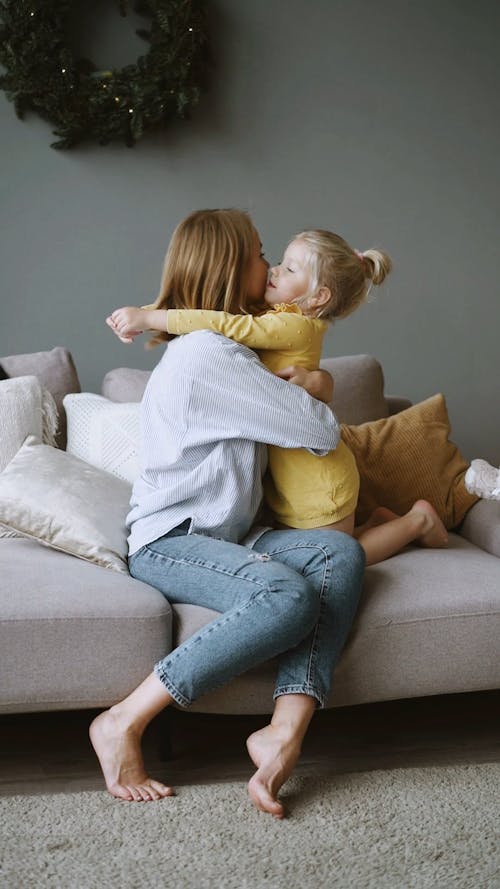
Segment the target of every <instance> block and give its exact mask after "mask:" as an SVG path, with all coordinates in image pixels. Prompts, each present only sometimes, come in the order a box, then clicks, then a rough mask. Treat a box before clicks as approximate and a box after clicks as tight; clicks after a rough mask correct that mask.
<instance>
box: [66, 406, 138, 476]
mask: <svg viewBox="0 0 500 889" xmlns="http://www.w3.org/2000/svg"><path fill="white" fill-rule="evenodd" d="M63 404H64V409H65V411H66V417H67V422H68V443H67V445H66V450H67V451H68V452H69V453H70V454H74V455H75V457H80V459H81V460H85V461H86V462H87V463H91V464H92V466H98V467H99V468H100V469H105V470H106V472H112V473H113V475H117V476H118V478H122V479H125V481H128V482H130V484H132V483H133V482H134V481H135V479H136V478H137V476H138V475H139V409H140V404H139V403H138V402H134V403H130V404H128V403H127V404H118V403H116V402H114V401H109V399H108V398H104V397H103V396H102V395H94V394H93V393H92V392H82V393H80V394H78V395H66V397H65V399H64V402H63Z"/></svg>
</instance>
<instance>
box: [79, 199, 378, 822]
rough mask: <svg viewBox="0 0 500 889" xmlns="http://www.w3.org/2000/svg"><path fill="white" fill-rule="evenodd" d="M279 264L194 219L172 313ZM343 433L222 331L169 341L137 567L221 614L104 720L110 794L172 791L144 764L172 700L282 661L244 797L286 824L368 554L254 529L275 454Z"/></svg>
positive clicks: (237, 224)
mask: <svg viewBox="0 0 500 889" xmlns="http://www.w3.org/2000/svg"><path fill="white" fill-rule="evenodd" d="M268 270H269V265H268V263H267V262H266V261H265V259H264V258H263V256H262V253H261V245H260V242H259V239H258V235H257V233H256V231H255V229H254V227H253V225H252V223H251V220H250V218H249V217H248V216H247V215H246V214H245V213H243V212H241V211H238V210H204V211H198V212H196V213H193V214H191V215H190V216H189V217H188V218H187V219H185V220H184V221H183V222H181V223H180V224H179V226H178V227H177V229H176V230H175V232H174V235H173V237H172V240H171V242H170V246H169V249H168V252H167V257H166V260H165V269H164V275H163V283H162V293H163V297H162V298H163V299H164V301H165V304H167V305H168V304H172V302H173V299H174V294H175V300H176V305H177V307H181V308H186V309H187V308H196V309H214V310H219V309H224V310H226V311H228V312H234V311H237V310H238V308H239V306H243V307H246V305H247V303H248V302H249V301H250V300H258V299H262V295H263V293H264V290H265V287H266V282H267V274H268ZM306 376H307V374H306ZM313 376H314V378H315V381H316V382H315V383H314V386H316V385H317V374H313ZM303 384H304V387H307V388H309V383H308V381H307V380H304V381H303ZM314 386H313V388H314ZM172 392H173V393H174V395H175V397H172V394H171V393H172ZM339 438H340V430H339V426H338V423H337V421H336V418H335V416H334V414H333V413H332V412H331V411H330V409H329V408H328V407H327V406H326V405H325V404H322V403H321V402H320V401H318V400H316V399H315V398H311V397H310V395H309V394H308V392H307V391H304V388H300V387H299V386H289V385H288V384H287V383H286V382H285V381H284V380H281V379H279V378H278V377H277V376H274V375H271V374H270V373H269V371H268V370H267V369H266V368H265V367H264V366H263V364H262V363H261V362H260V361H259V359H258V357H257V355H256V354H255V353H254V352H252V351H251V350H250V349H247V348H246V347H245V346H241V345H239V344H238V343H235V342H233V341H231V340H230V339H227V338H225V337H222V336H218V335H215V334H214V333H212V332H211V331H197V332H195V333H193V334H191V335H190V336H183V337H177V338H176V339H175V340H173V342H172V343H170V345H169V347H168V349H167V350H166V351H165V353H164V355H163V356H162V358H161V360H160V362H159V363H158V365H157V366H156V367H155V369H154V370H153V373H152V374H151V377H150V379H149V382H148V385H147V387H146V391H145V393H144V397H143V400H142V403H141V456H140V460H141V473H140V476H139V478H138V479H137V480H136V481H135V483H134V486H133V490H132V499H131V511H130V513H129V515H128V518H127V522H128V525H129V527H130V536H129V569H130V573H131V574H132V576H133V577H135V578H137V579H138V580H141V581H143V582H144V583H148V584H150V585H151V586H154V587H156V588H157V589H158V590H160V591H161V592H162V593H163V594H164V595H165V596H166V597H167V598H168V600H169V602H171V603H173V604H179V603H182V604H194V605H200V606H204V607H205V608H210V609H212V610H214V611H217V612H219V615H218V617H217V618H216V619H215V620H213V621H212V622H211V623H209V624H207V625H206V626H204V627H202V628H201V629H200V630H199V631H198V632H196V633H195V634H194V636H192V637H191V638H190V639H188V640H186V642H184V643H183V644H182V645H180V646H178V648H176V649H175V650H174V651H171V652H169V653H168V654H166V656H165V657H164V658H162V659H161V660H160V661H159V662H158V663H157V664H156V665H155V667H154V670H153V671H152V672H151V673H150V675H149V676H147V677H146V678H145V680H144V681H143V682H142V683H141V684H140V685H139V686H138V687H137V688H136V689H135V690H134V691H132V692H131V693H130V694H129V695H128V696H127V697H126V698H125V699H124V700H123V701H120V702H119V703H117V704H116V705H115V706H113V707H112V708H111V709H110V710H108V711H105V712H103V713H101V714H100V715H99V716H97V718H96V719H95V720H94V721H93V723H92V725H91V728H90V736H91V740H92V743H93V745H94V748H95V750H96V753H97V755H98V757H99V761H100V763H101V767H102V770H103V773H104V777H105V781H106V786H107V788H108V790H109V792H110V793H111V794H113V796H116V797H119V798H120V799H124V800H130V801H132V800H137V801H150V800H158V799H162V798H163V797H165V796H168V795H170V793H171V790H170V788H168V787H167V786H166V785H164V784H162V783H161V782H157V781H155V780H152V779H151V778H150V777H149V776H148V775H147V773H146V771H145V768H144V763H143V760H142V755H141V748H140V742H141V736H142V733H143V732H144V729H145V728H146V726H147V725H148V723H149V722H150V721H151V719H152V718H153V717H154V716H155V715H156V714H157V713H159V712H160V710H162V709H163V708H164V707H167V706H169V705H171V704H172V703H174V702H175V703H177V704H178V705H180V706H181V707H188V706H189V705H190V704H191V703H192V702H193V701H195V700H197V699H198V698H199V697H200V696H201V695H203V694H205V693H206V692H208V691H210V690H211V689H213V688H216V687H217V686H220V685H222V684H224V683H225V682H228V681H229V680H230V679H231V678H232V677H234V676H236V675H238V674H240V673H243V672H245V671H246V670H248V669H250V668H251V667H252V666H256V665H257V664H259V663H262V662H263V661H266V660H268V659H269V658H271V657H275V656H276V657H277V673H276V685H275V690H274V699H275V707H274V712H273V716H272V720H271V723H270V724H269V725H267V726H265V727H264V728H263V729H261V730H259V731H257V732H254V733H253V734H252V735H251V736H250V738H249V739H248V741H247V747H248V750H249V753H250V756H251V758H252V760H253V762H254V763H255V765H256V772H255V774H254V775H253V777H252V779H251V780H250V783H249V794H250V797H251V799H252V801H253V803H254V804H255V805H256V806H257V807H258V808H259V809H262V810H263V811H265V812H269V813H271V814H272V815H274V816H275V817H277V818H282V817H283V814H284V813H283V806H282V804H281V803H280V802H279V800H278V799H277V795H278V791H279V789H280V787H281V785H282V784H283V782H284V781H285V780H286V778H287V777H288V775H289V774H290V773H291V771H292V769H293V767H294V765H295V763H296V761H297V759H298V756H299V754H300V747H301V742H302V739H303V737H304V735H305V732H306V730H307V727H308V725H309V722H310V720H311V718H312V716H313V713H314V711H315V709H316V707H318V706H323V705H324V703H325V701H326V699H327V697H328V694H329V690H330V686H331V679H332V672H333V670H334V668H335V665H336V663H337V661H338V659H339V656H340V653H341V651H342V647H343V645H344V642H345V639H346V637H347V634H348V632H349V630H350V628H351V625H352V621H353V618H354V614H355V611H356V607H357V604H358V600H359V596H360V592H361V584H362V578H363V568H364V554H363V551H362V549H361V547H360V546H359V544H358V543H357V542H356V541H355V540H353V539H352V538H351V537H349V536H348V535H347V534H335V533H332V532H330V531H329V532H321V531H313V532H308V531H291V530H286V531H282V530H276V531H273V530H271V531H269V530H266V529H264V528H262V529H260V531H259V532H258V531H256V529H252V527H251V526H252V524H253V522H254V520H255V517H256V515H257V513H258V510H259V507H260V503H261V500H262V476H263V474H264V470H265V466H266V459H267V447H266V446H267V445H268V444H272V445H278V446H280V447H282V448H289V447H290V448H295V447H303V448H310V449H311V450H312V451H313V452H316V453H318V454H319V453H326V452H328V451H329V450H331V449H332V448H335V447H336V445H337V443H338V441H339ZM249 531H250V532H251V539H248V538H247V534H248V532H249ZM242 542H244V543H245V544H246V545H241V544H242Z"/></svg>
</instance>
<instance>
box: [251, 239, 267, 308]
mask: <svg viewBox="0 0 500 889" xmlns="http://www.w3.org/2000/svg"><path fill="white" fill-rule="evenodd" d="M268 272H269V263H268V261H267V259H266V258H265V256H264V253H263V252H262V243H261V240H260V238H259V233H258V232H257V231H255V233H254V243H253V249H252V254H251V256H250V263H249V266H248V275H247V293H246V297H247V300H248V302H249V303H259V302H260V303H262V299H263V296H264V291H265V289H266V285H267V275H268Z"/></svg>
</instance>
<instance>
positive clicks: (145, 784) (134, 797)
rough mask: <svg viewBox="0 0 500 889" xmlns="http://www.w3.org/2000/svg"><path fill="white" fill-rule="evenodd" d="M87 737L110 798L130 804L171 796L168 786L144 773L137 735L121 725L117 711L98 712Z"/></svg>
mask: <svg viewBox="0 0 500 889" xmlns="http://www.w3.org/2000/svg"><path fill="white" fill-rule="evenodd" d="M89 734H90V740H91V741H92V745H93V747H94V750H95V752H96V753H97V756H98V759H99V762H100V764H101V769H102V771H103V775H104V780H105V782H106V787H107V789H108V791H109V793H111V795H112V796H115V797H117V799H124V800H129V801H130V802H133V801H134V802H151V801H152V800H158V799H163V797H165V796H173V795H174V791H173V790H172V788H171V787H166V786H165V784H162V783H161V782H160V781H154V780H153V779H152V778H149V777H148V775H147V774H146V771H145V769H144V762H143V759H142V752H141V743H140V740H141V739H140V736H139V735H138V734H137V733H136V732H134V731H133V730H132V729H131V728H130V727H128V726H126V725H125V724H124V722H123V719H122V718H121V717H120V713H119V711H118V710H117V708H115V707H112V708H111V710H106V711H105V712H104V713H100V714H99V716H97V717H96V718H95V719H94V721H93V722H92V724H91V726H90V730H89Z"/></svg>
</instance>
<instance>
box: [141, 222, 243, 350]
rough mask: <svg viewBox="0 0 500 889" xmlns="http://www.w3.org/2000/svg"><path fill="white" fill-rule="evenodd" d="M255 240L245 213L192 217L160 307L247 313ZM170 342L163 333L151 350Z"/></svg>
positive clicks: (180, 229)
mask: <svg viewBox="0 0 500 889" xmlns="http://www.w3.org/2000/svg"><path fill="white" fill-rule="evenodd" d="M255 237H256V232H255V229H254V226H253V224H252V221H251V219H250V217H249V215H248V213H245V212H244V211H243V210H233V209H229V210H196V211H195V212H194V213H191V214H190V215H189V216H187V217H186V219H184V220H183V221H182V222H180V223H179V225H178V226H177V228H176V229H175V231H174V233H173V235H172V239H171V241H170V244H169V246H168V250H167V253H166V256H165V262H164V265H163V274H162V280H161V287H160V293H159V294H158V297H157V299H156V302H155V303H154V308H155V309H214V310H216V311H224V312H230V313H231V314H233V315H234V314H237V313H238V312H241V311H242V307H243V306H244V304H245V301H246V286H247V273H248V267H249V263H250V259H251V256H252V250H253V248H254V243H255ZM169 339H170V336H169V334H168V333H159V334H157V335H155V336H154V337H153V338H152V339H151V340H149V342H148V344H147V345H148V347H150V348H151V347H152V346H156V345H158V344H159V343H162V342H165V341H167V340H169Z"/></svg>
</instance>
